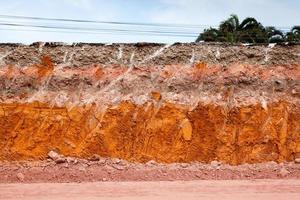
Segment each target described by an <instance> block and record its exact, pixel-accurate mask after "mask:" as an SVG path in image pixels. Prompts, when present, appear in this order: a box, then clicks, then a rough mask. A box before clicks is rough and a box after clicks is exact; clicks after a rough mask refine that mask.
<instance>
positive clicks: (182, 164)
mask: <svg viewBox="0 0 300 200" xmlns="http://www.w3.org/2000/svg"><path fill="white" fill-rule="evenodd" d="M180 166H181V167H182V168H187V167H188V166H189V164H188V163H181V164H180Z"/></svg>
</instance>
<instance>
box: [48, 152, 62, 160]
mask: <svg viewBox="0 0 300 200" xmlns="http://www.w3.org/2000/svg"><path fill="white" fill-rule="evenodd" d="M48 157H49V158H51V159H52V160H56V159H58V158H60V155H59V154H58V153H57V152H55V151H49V153H48Z"/></svg>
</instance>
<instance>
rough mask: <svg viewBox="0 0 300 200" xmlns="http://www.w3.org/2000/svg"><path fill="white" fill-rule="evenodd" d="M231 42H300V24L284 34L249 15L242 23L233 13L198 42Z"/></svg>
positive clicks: (200, 37) (207, 30)
mask: <svg viewBox="0 0 300 200" xmlns="http://www.w3.org/2000/svg"><path fill="white" fill-rule="evenodd" d="M199 41H205V42H230V43H238V42H241V43H281V42H300V26H295V27H293V29H292V30H291V31H290V32H288V33H287V34H284V33H283V32H281V31H280V30H278V29H276V28H275V27H264V26H263V25H262V24H261V23H260V22H258V21H257V20H256V19H255V18H252V17H248V18H246V19H244V20H243V21H242V22H241V23H240V21H239V18H238V16H237V15H231V16H230V17H229V18H228V19H227V20H225V21H223V22H221V24H220V25H219V28H218V29H216V28H209V29H205V30H204V32H203V33H201V34H200V35H199V37H198V38H197V40H196V42H199Z"/></svg>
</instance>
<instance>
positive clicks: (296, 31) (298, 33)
mask: <svg viewBox="0 0 300 200" xmlns="http://www.w3.org/2000/svg"><path fill="white" fill-rule="evenodd" d="M285 40H286V41H287V42H296V43H299V42H300V26H294V27H293V28H292V30H291V31H290V32H288V33H287V34H286V36H285Z"/></svg>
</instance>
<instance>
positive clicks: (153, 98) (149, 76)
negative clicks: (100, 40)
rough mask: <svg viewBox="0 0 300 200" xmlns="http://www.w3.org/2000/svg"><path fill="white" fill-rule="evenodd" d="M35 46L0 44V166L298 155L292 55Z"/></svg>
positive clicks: (296, 51)
mask: <svg viewBox="0 0 300 200" xmlns="http://www.w3.org/2000/svg"><path fill="white" fill-rule="evenodd" d="M39 45H40V46H34V45H33V46H25V45H19V46H18V45H9V44H2V45H0V53H1V54H2V58H1V61H2V62H1V67H0V85H1V87H0V161H20V160H41V159H45V158H46V157H47V154H48V152H49V151H51V150H53V151H56V152H59V153H60V154H63V155H65V156H74V157H80V158H90V157H93V156H94V155H95V154H98V155H100V156H103V157H114V158H115V157H116V158H121V159H126V160H129V161H136V162H147V161H149V160H155V161H158V162H164V163H172V162H192V161H201V162H206V163H208V162H211V161H213V160H218V161H223V162H225V163H229V164H233V165H237V164H242V163H259V162H266V161H277V162H282V161H292V160H294V159H295V158H299V157H300V103H299V97H300V83H299V80H300V47H299V46H279V47H277V46H275V47H273V46H271V47H265V46H253V47H244V46H222V45H207V44H203V45H201V44H198V45H196V44H174V45H171V46H170V45H167V46H164V45H158V44H139V45H138V44H132V45H128V44H116V45H106V46H105V45H89V44H80V45H78V46H63V45H53V44H52V45H49V44H48V45H45V44H43V45H41V44H39ZM104 55H106V56H104ZM135 55H136V56H135ZM60 57H61V59H62V60H59V61H58V58H60ZM18 60H19V61H20V62H18Z"/></svg>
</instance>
